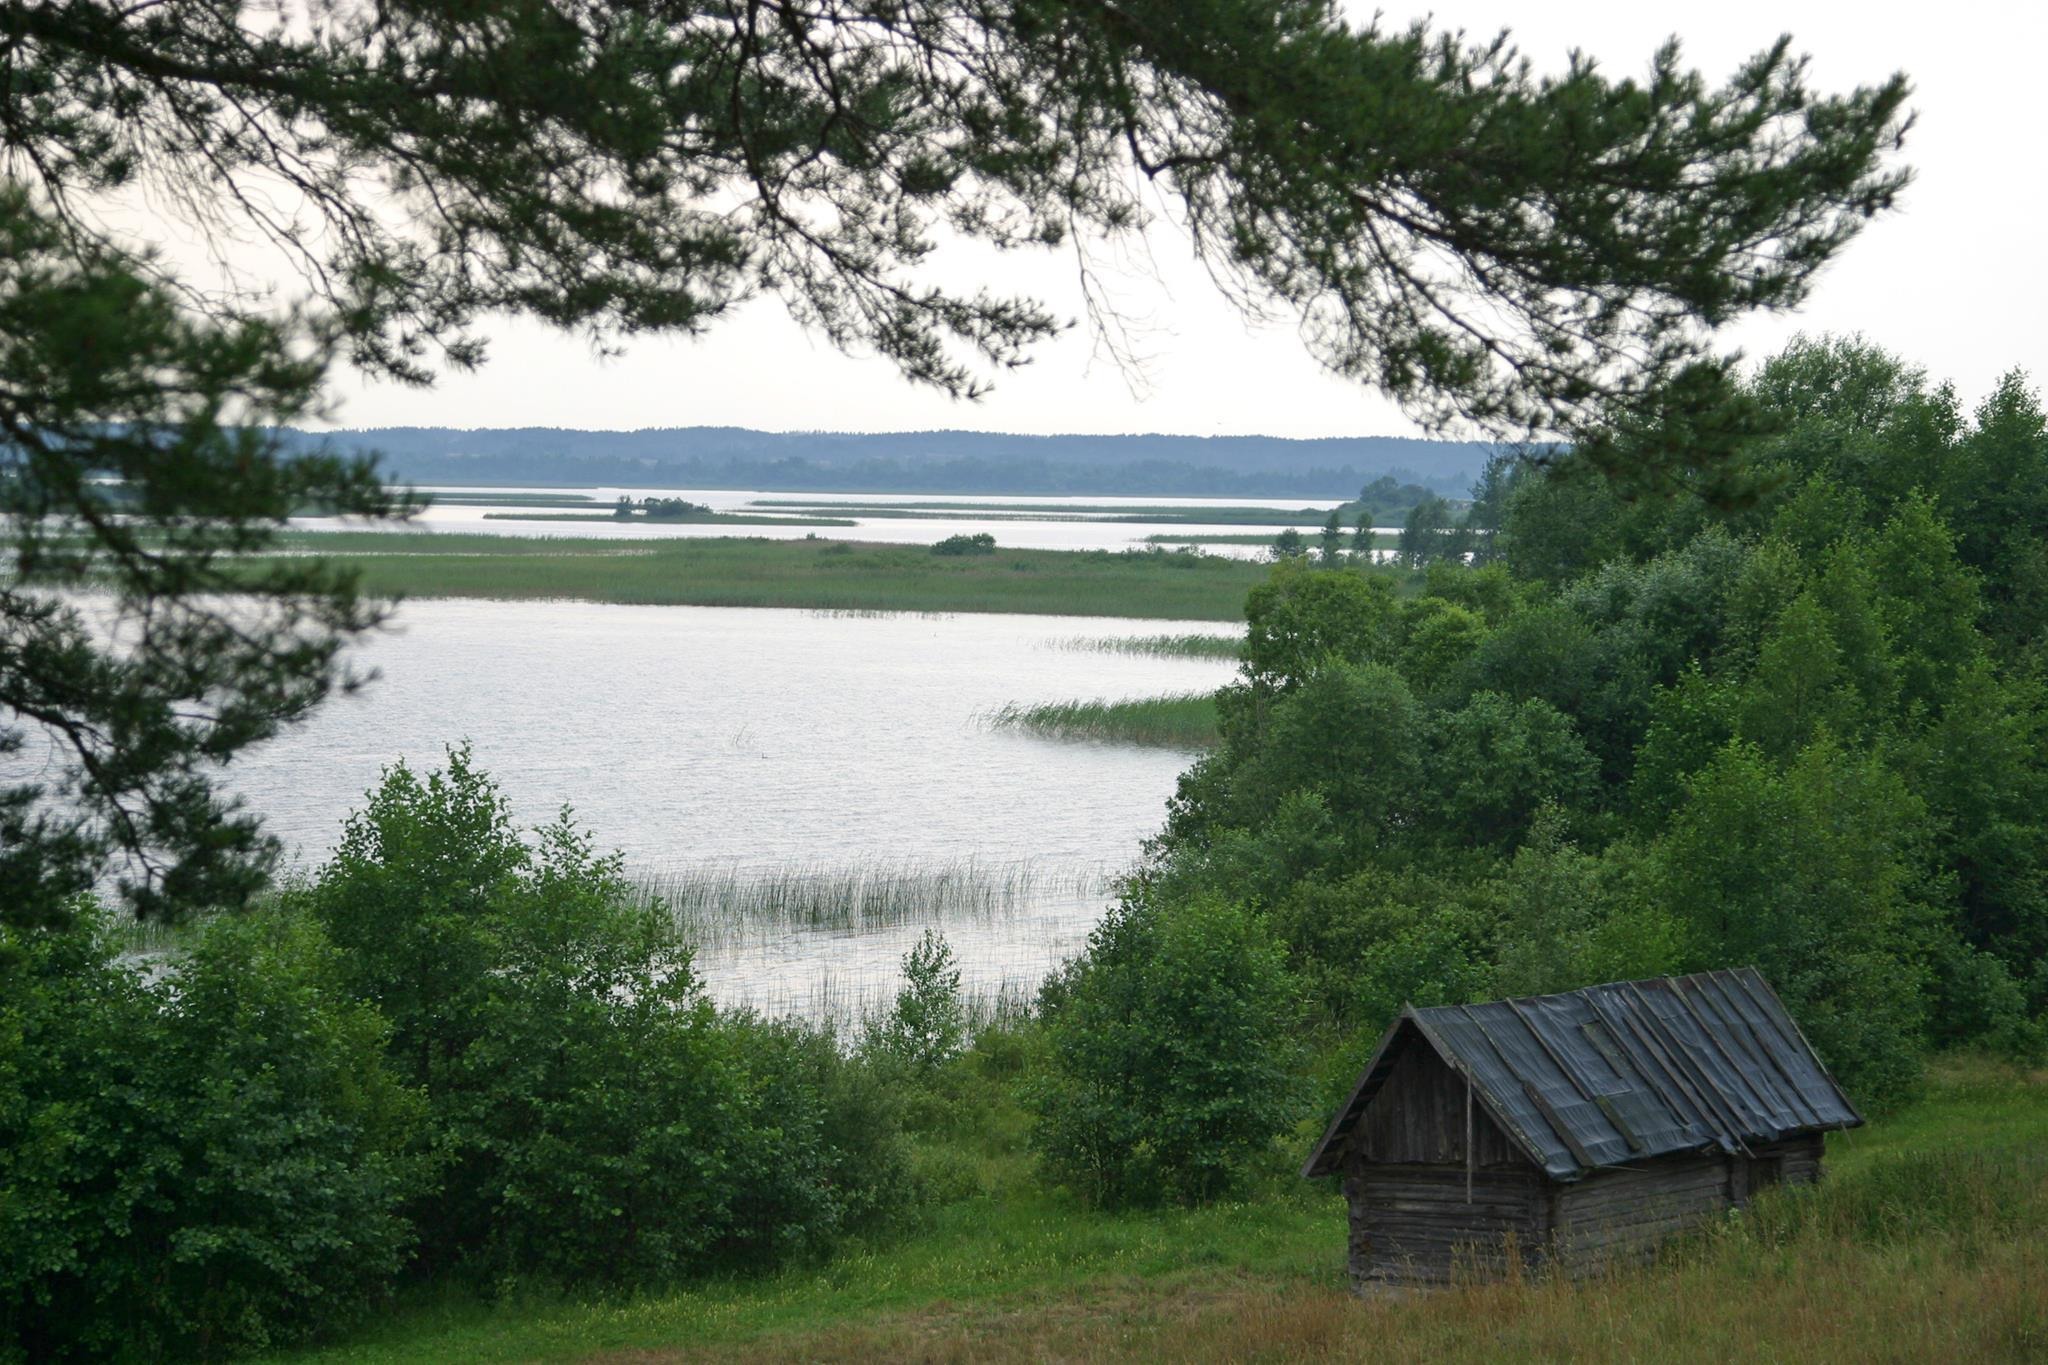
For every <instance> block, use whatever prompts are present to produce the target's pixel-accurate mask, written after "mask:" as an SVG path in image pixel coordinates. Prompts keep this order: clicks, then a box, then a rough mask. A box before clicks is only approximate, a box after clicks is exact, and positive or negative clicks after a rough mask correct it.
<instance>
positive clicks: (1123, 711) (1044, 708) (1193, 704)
mask: <svg viewBox="0 0 2048 1365" xmlns="http://www.w3.org/2000/svg"><path fill="white" fill-rule="evenodd" d="M988 722H989V724H990V725H992V726H994V727H995V728H997V729H1004V730H1024V731H1028V732H1029V733H1031V734H1034V735H1044V736H1046V737H1047V738H1050V739H1082V740H1093V741H1097V742H1100V743H1109V744H1146V745H1156V746H1158V747H1160V748H1165V749H1206V748H1209V747H1211V746H1212V745H1214V744H1215V743H1216V741H1217V725H1216V697H1215V694H1214V693H1210V692H1177V693H1174V694H1172V695H1170V696H1165V697H1140V698H1137V699H1135V700H1132V701H1105V700H1100V699H1098V700H1095V701H1058V702H1045V703H1043V704H1040V705H1037V706H1020V705H1018V704H1017V703H1015V702H1011V703H1009V704H1007V705H1005V706H1002V707H999V708H997V709H996V710H995V711H994V712H993V713H991V714H990V715H989V718H988Z"/></svg>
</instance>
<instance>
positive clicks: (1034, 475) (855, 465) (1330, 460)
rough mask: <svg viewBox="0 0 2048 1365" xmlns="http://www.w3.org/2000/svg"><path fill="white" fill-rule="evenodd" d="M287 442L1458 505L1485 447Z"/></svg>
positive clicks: (441, 431) (472, 433)
mask: <svg viewBox="0 0 2048 1365" xmlns="http://www.w3.org/2000/svg"><path fill="white" fill-rule="evenodd" d="M290 435H291V436H292V438H293V439H294V440H296V441H299V442H303V443H306V444H309V445H312V444H325V445H330V446H339V447H342V448H353V449H368V450H376V451H379V452H381V453H382V454H383V456H384V462H385V465H386V467H387V468H388V469H390V470H391V471H392V473H393V474H394V476H396V477H398V478H401V479H404V480H406V481H408V482H412V483H425V484H434V483H473V484H474V483H492V484H543V485H561V486H579V485H589V484H619V485H629V486H646V487H668V488H760V489H777V490H791V491H848V492H856V491H857V492H904V493H924V492H930V493H939V492H961V493H969V492H972V493H1101V494H1116V493H1131V494H1182V495H1188V496H1200V495H1205V494H1215V495H1223V496H1257V495H1269V496H1300V497H1332V498H1336V497H1350V496H1352V495H1354V494H1356V493H1357V492H1358V489H1359V486H1360V485H1361V484H1362V483H1365V482H1367V481H1369V480H1371V479H1374V478H1377V477H1379V476H1380V475H1383V474H1393V475H1395V476H1396V477H1397V478H1399V479H1400V480H1401V481H1402V482H1412V483H1420V484H1423V485H1425V486H1427V487H1429V488H1431V489H1433V490H1435V491H1437V492H1440V493H1444V494H1447V495H1450V496H1453V497H1462V496H1464V495H1465V494H1466V492H1467V491H1468V490H1469V489H1470V487H1471V485H1472V481H1473V479H1475V478H1476V477H1477V476H1478V474H1479V471H1480V469H1481V468H1482V467H1483V466H1484V465H1485V463H1486V459H1487V456H1488V454H1489V453H1490V452H1491V450H1492V447H1491V446H1488V445H1484V444H1481V443H1478V442H1466V441H1426V440H1417V439H1414V438H1410V437H1399V436H1355V437H1332V438H1327V439H1322V440H1287V439H1283V438H1281V437H1276V436H1159V435H1149V436H1016V435H1006V434H1003V433H999V432H984V431H912V432H888V433H854V432H834V431H792V432H776V431H754V430H750V429H748V428H745V427H670V428H658V429H647V430H641V431H576V430H566V429H558V428H552V427H514V428H500V429H478V430H460V429H455V428H447V427H380V428H373V429H367V430H361V431H338V432H332V433H326V434H320V435H316V434H312V433H306V432H298V431H294V432H291V433H290Z"/></svg>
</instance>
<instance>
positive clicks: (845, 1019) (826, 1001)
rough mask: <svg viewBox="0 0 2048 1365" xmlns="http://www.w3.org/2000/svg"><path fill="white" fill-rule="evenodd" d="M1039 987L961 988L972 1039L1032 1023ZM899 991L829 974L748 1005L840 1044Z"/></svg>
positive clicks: (890, 1004)
mask: <svg viewBox="0 0 2048 1365" xmlns="http://www.w3.org/2000/svg"><path fill="white" fill-rule="evenodd" d="M1038 986H1039V983H1038V982H1036V981H1013V980H1004V981H996V982H990V983H987V984H979V983H966V984H963V985H962V986H961V988H960V1007H961V1011H962V1013H963V1015H964V1016H965V1018H966V1022H967V1033H968V1035H969V1036H970V1037H971V1036H973V1035H974V1034H977V1033H980V1032H981V1031H982V1030H983V1029H987V1028H994V1027H999V1026H1003V1025H1009V1024H1016V1023H1021V1022H1022V1021H1023V1020H1025V1019H1028V1018H1030V1017H1031V1012H1032V1010H1033V1009H1034V1008H1035V1007H1036V1003H1037V998H1038ZM899 989H901V982H900V981H897V980H893V979H892V980H887V981H879V980H864V981H855V982H851V983H849V982H845V981H842V980H841V979H840V978H839V977H837V976H834V975H833V974H832V973H830V972H826V973H823V974H821V975H819V976H817V977H815V978H814V979H812V980H810V981H808V982H806V983H804V984H803V985H802V986H797V987H790V988H787V989H783V990H777V991H771V992H767V993H765V994H762V993H757V994H756V995H754V996H753V998H751V999H749V1000H747V1001H746V1002H745V1003H746V1004H747V1005H748V1006H749V1007H750V1008H752V1009H754V1010H757V1011H759V1012H760V1013H762V1014H764V1015H767V1016H769V1017H770V1018H793V1019H802V1020H804V1021H806V1022H808V1023H812V1024H816V1025H819V1026H821V1027H825V1028H829V1029H831V1030H832V1031H833V1032H834V1033H836V1034H837V1035H838V1036H839V1037H841V1038H842V1039H852V1038H855V1037H857V1036H858V1035H859V1033H860V1030H861V1028H862V1026H863V1025H865V1024H866V1023H868V1022H869V1021H870V1020H874V1019H879V1018H881V1017H883V1016H884V1015H886V1014H888V1013H889V1011H890V1010H892V1009H894V1008H895V1005H896V993H897V991H898V990H899Z"/></svg>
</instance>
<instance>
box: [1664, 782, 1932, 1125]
mask: <svg viewBox="0 0 2048 1365" xmlns="http://www.w3.org/2000/svg"><path fill="white" fill-rule="evenodd" d="M1926 828H1927V826H1926V817H1925V812H1924V808H1923V807H1922V806H1921V803H1920V802H1919V800H1918V799H1917V798H1916V797H1915V796H1914V795H1913V794H1912V793H1910V792H1909V791H1908V790H1907V789H1906V786H1905V784H1904V783H1903V782H1902V781H1901V780H1900V779H1899V777H1898V776H1897V774H1895V773H1893V772H1891V771H1889V770H1887V769H1886V768H1885V766H1884V765H1883V763H1882V762H1881V761H1879V760H1877V759H1875V758H1869V757H1862V756H1857V755H1853V754H1850V753H1847V752H1845V751H1844V750H1843V749H1841V748H1840V747H1839V746H1837V745H1835V744H1833V743H1832V742H1822V743H1817V744H1813V745H1810V746H1808V747H1807V748H1806V749H1805V750H1804V751H1802V752H1801V753H1800V754H1799V755H1798V757H1797V758H1796V759H1795V760H1794V761H1793V763H1792V764H1791V766H1790V767H1789V768H1788V769H1786V770H1785V771H1782V772H1780V771H1778V770H1776V768H1775V766H1774V765H1773V764H1771V763H1770V762H1768V761H1767V760H1766V759H1765V758H1764V756H1763V755H1762V754H1761V753H1760V752H1758V751H1757V750H1756V749H1755V748H1754V747H1751V746H1748V745H1744V744H1742V743H1740V742H1736V743H1732V744H1731V745H1730V746H1729V747H1728V748H1726V749H1724V750H1723V751H1722V752H1721V754H1720V755H1718V756H1717V757H1716V758H1715V759H1714V761H1713V762H1712V763H1710V764H1709V765H1708V766H1707V767H1706V768H1705V769H1703V770H1702V771H1701V772H1700V773H1699V774H1698V776H1696V777H1695V778H1694V780H1693V783H1692V790H1691V795H1690V798H1689V800H1688V801H1687V802H1686V805H1685V807H1684V808H1683V810H1682V811H1681V812H1680V813H1679V816H1678V818H1677V820H1676V821H1675V822H1674V823H1673V825H1672V827H1671V829H1670V832H1669V834H1668V835H1667V837H1666V838H1665V840H1664V841H1663V843H1662V845H1661V847H1660V849H1659V851H1658V856H1659V858H1660V861H1661V862H1662V864H1663V875H1664V879H1665V884H1664V891H1663V896H1664V899H1665V902H1666V904H1668V905H1669V906H1670V907H1671V909H1672V911H1673V912H1674V913H1675V914H1676V915H1677V917H1678V918H1679V920H1680V921H1681V922H1682V923H1683V924H1684V925H1685V926H1686V929H1687V932H1688V935H1689V938H1690V941H1691V943H1692V945H1693V948H1694V950H1695V951H1696V952H1698V953H1699V954H1700V956H1699V958H1698V959H1697V962H1698V965H1701V966H1722V965H1727V964H1729V963H1744V964H1752V965H1755V966H1757V967H1759V968H1761V969H1762V970H1763V972H1764V975H1765V976H1766V977H1768V978H1769V979H1770V981H1771V983H1772V984H1773V985H1774V986H1776V987H1777V989H1778V991H1779V993H1780V994H1781V995H1783V996H1784V997H1785V1000H1786V1003H1787V1004H1788V1005H1789V1006H1790V1007H1791V1009H1792V1011H1793V1014H1794V1017H1796V1018H1797V1019H1798V1020H1799V1021H1800V1026H1801V1028H1803V1029H1804V1030H1805V1031H1806V1032H1807V1034H1809V1035H1810V1036H1811V1037H1812V1039H1813V1042H1814V1046H1815V1047H1816V1048H1817V1049H1819V1051H1820V1054H1821V1057H1822V1059H1823V1060H1825V1061H1826V1062H1827V1064H1828V1065H1829V1067H1830V1068H1832V1069H1833V1070H1834V1071H1835V1072H1836V1074H1837V1075H1839V1076H1840V1077H1841V1078H1842V1080H1843V1081H1844V1082H1845V1083H1846V1084H1847V1085H1849V1086H1850V1088H1851V1090H1852V1093H1858V1094H1861V1095H1863V1096H1864V1097H1866V1098H1868V1099H1871V1100H1876V1101H1888V1100H1892V1099H1896V1098H1898V1097H1899V1096H1901V1095H1903V1094H1905V1093H1907V1092H1909V1091H1910V1090H1911V1089H1912V1088H1913V1087H1914V1085H1915V1084H1916V1082H1917V1078H1918V1076H1919V1070H1920V1052H1921V1049H1922V1047H1923V1046H1924V1043H1925V1036H1926V1028H1927V1014H1928V1005H1929V987H1930V977H1929V961H1930V951H1931V949H1932V947H1933V945H1934V944H1935V943H1936V942H1937V941H1938V939H1937V930H1936V928H1935V926H1936V925H1937V924H1938V922H1939V915H1938V913H1937V911H1936V908H1935V907H1934V906H1932V905H1930V903H1929V902H1928V899H1927V896H1928V894H1929V893H1930V891H1932V890H1933V888H1930V887H1929V886H1927V885H1926V881H1925V873H1924V863H1923V862H1922V861H1921V859H1922V857H1923V856H1924V850H1923V849H1921V848H1918V847H1916V845H1918V844H1920V843H1922V842H1923V841H1924V831H1925V830H1926Z"/></svg>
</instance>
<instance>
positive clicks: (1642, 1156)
mask: <svg viewBox="0 0 2048 1365" xmlns="http://www.w3.org/2000/svg"><path fill="white" fill-rule="evenodd" d="M1416 1039H1420V1040H1421V1041H1423V1042H1426V1043H1427V1044H1428V1045H1429V1046H1430V1047H1431V1048H1433V1049H1434V1050H1435V1051H1436V1053H1437V1054H1438V1055H1439V1056H1440V1057H1442V1058H1443V1060H1444V1062H1445V1063H1446V1064H1447V1065H1449V1066H1450V1067H1451V1069H1452V1070H1454V1071H1456V1072H1457V1073H1458V1074H1459V1075H1461V1076H1463V1077H1464V1078H1465V1080H1466V1082H1467V1083H1468V1084H1469V1085H1470V1086H1471V1087H1472V1094H1473V1098H1474V1100H1475V1101H1477V1102H1478V1104H1479V1105H1480V1106H1482V1107H1483V1109H1484V1110H1485V1112H1486V1115H1487V1117H1488V1118H1490V1119H1492V1120H1493V1122H1494V1123H1495V1124H1497V1125H1498V1126H1499V1127H1500V1129H1501V1130H1502V1131H1503V1132H1504V1133H1506V1134H1507V1136H1508V1137H1509V1139H1510V1140H1511V1141H1513V1142H1514V1143H1515V1145H1516V1146H1518V1147H1519V1148H1521V1149H1522V1151H1523V1152H1524V1153H1526V1154H1527V1155H1528V1157H1529V1159H1530V1160H1531V1161H1533V1162H1534V1163H1535V1164H1536V1165H1537V1166H1538V1167H1539V1168H1541V1169H1542V1170H1543V1171H1544V1173H1545V1174H1547V1175H1548V1176H1550V1178H1551V1179H1553V1180H1560V1181H1570V1180H1579V1179H1582V1178H1584V1177H1585V1176H1587V1175H1589V1174H1591V1173H1592V1172H1593V1171H1596V1170H1602V1169H1605V1168H1608V1167H1612V1166H1621V1165H1627V1164H1629V1163H1632V1162H1636V1161H1642V1160H1646V1159H1648V1158H1651V1157H1658V1156H1665V1155H1668V1154H1670V1153H1674V1152H1685V1151H1700V1150H1708V1149H1718V1150H1720V1151H1723V1152H1727V1153H1730V1154H1737V1153H1744V1154H1746V1153H1747V1152H1748V1151H1749V1150H1750V1147H1751V1145H1752V1144H1757V1143H1765V1142H1776V1141H1779V1140H1781V1139H1784V1138H1788V1137H1796V1136H1799V1135H1801V1134H1805V1133H1814V1132H1825V1131H1828V1130H1831V1129H1837V1128H1853V1127H1855V1126H1857V1125H1858V1124H1860V1123H1862V1122H1863V1116H1862V1115H1861V1114H1859V1113H1858V1112H1857V1111H1856V1107H1855V1106H1854V1105H1852V1104H1850V1103H1849V1099H1848V1097H1847V1096H1846V1095H1844V1094H1843V1093H1842V1089H1841V1087H1840V1086H1839V1085H1837V1084H1836V1083H1835V1079H1834V1077H1833V1076H1831V1075H1829V1074H1828V1071H1827V1068H1826V1067H1825V1066H1824V1065H1822V1063H1821V1060H1820V1058H1819V1057H1818V1056H1816V1055H1815V1054H1814V1051H1813V1048H1812V1046H1811V1045H1810V1044H1809V1043H1808V1042H1807V1041H1806V1037H1805V1035H1804V1034H1802V1033H1801V1032H1800V1031H1799V1026H1798V1025H1797V1024H1795V1023H1794V1022H1793V1021H1792V1016H1791V1015H1790V1014H1789V1013H1787V1012H1786V1010H1785V1006H1784V1003H1783V1002H1782V1001H1780V1000H1779V999H1778V996H1777V993H1776V992H1775V991H1773V990H1772V989H1771V987H1770V984H1769V983H1768V982H1766V981H1765V980H1764V978H1763V975H1762V974H1761V973H1760V972H1758V971H1757V970H1756V969H1755V968H1753V967H1744V968H1740V969H1737V970H1733V971H1718V972H1701V973H1699V974H1697V975H1694V976H1678V977H1660V978H1656V979H1653V980H1648V981H1617V982H1611V983H1609V984H1607V985H1602V986H1588V987H1586V988H1585V989H1584V990H1577V991H1567V992H1565V993H1564V994H1561V995H1538V996H1529V997H1526V998H1523V999H1517V1000H1495V1001H1490V1002H1488V1003H1486V1004H1481V1005H1438V1006H1432V1007H1430V1008H1427V1009H1416V1008H1414V1007H1413V1006H1410V1007H1409V1008H1407V1009H1404V1010H1403V1011H1402V1012H1401V1016H1400V1017H1399V1018H1398V1019H1396V1020H1395V1021H1394V1023H1393V1024H1392V1025H1391V1026H1390V1027H1389V1028H1388V1029H1387V1032H1386V1034H1385V1035H1384V1036H1383V1037H1382V1038H1381V1039H1380V1045H1379V1047H1378V1048H1377V1049H1376V1050H1375V1051H1374V1053H1373V1057H1372V1060H1371V1061H1370V1062H1368V1063H1367V1064H1366V1067H1365V1071H1364V1073H1363V1074H1362V1075H1361V1076H1360V1077H1359V1081H1358V1085H1357V1088H1356V1089H1354V1090H1353V1091H1352V1094H1351V1098H1350V1099H1349V1100H1348V1101H1346V1102H1345V1105H1344V1107H1343V1108H1342V1109H1340V1110H1339V1111H1338V1112H1337V1115H1336V1117H1335V1118H1333V1119H1332V1120H1331V1121H1330V1126H1329V1128H1328V1129H1327V1130H1326V1131H1325V1132H1324V1134H1323V1139H1322V1141H1321V1142H1319V1143H1318V1144H1316V1149H1315V1151H1314V1152H1313V1153H1312V1154H1311V1155H1310V1156H1309V1159H1308V1163H1307V1164H1306V1165H1305V1166H1304V1167H1303V1168H1302V1174H1303V1175H1306V1176H1319V1175H1329V1174H1331V1173H1332V1172H1334V1171H1335V1170H1336V1169H1337V1168H1338V1166H1339V1164H1340V1162H1341V1159H1342V1157H1343V1153H1344V1150H1345V1148H1346V1147H1347V1146H1348V1145H1349V1140H1350V1137H1351V1135H1352V1133H1353V1132H1354V1131H1355V1129H1356V1128H1357V1126H1358V1123H1359V1120H1360V1119H1361V1118H1362V1117H1363V1116H1364V1114H1365V1110H1366V1108H1367V1106H1369V1105H1370V1104H1371V1103H1372V1101H1373V1098H1374V1096H1376V1095H1377V1094H1378V1093H1379V1090H1380V1088H1381V1086H1383V1085H1384V1084H1385V1083H1386V1080H1387V1077H1388V1076H1389V1075H1390V1074H1391V1073H1392V1071H1393V1067H1394V1063H1395V1062H1396V1061H1398V1060H1399V1058H1400V1054H1401V1052H1402V1051H1403V1050H1405V1048H1406V1047H1408V1046H1413V1045H1414V1041H1415V1040H1416Z"/></svg>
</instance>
